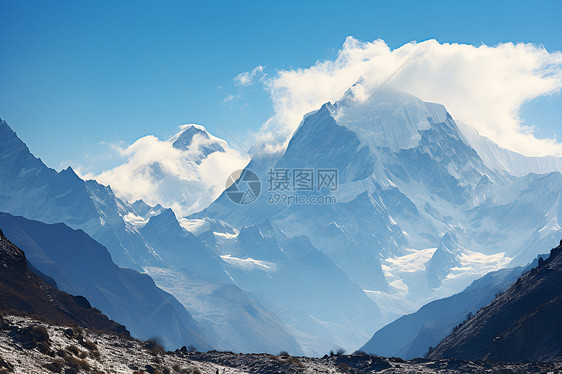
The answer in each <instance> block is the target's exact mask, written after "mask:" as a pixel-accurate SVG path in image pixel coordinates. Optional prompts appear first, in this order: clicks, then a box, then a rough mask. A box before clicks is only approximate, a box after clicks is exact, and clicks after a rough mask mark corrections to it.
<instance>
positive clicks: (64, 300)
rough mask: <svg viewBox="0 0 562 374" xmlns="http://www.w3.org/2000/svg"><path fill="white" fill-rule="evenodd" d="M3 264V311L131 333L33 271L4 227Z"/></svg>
mask: <svg viewBox="0 0 562 374" xmlns="http://www.w3.org/2000/svg"><path fill="white" fill-rule="evenodd" d="M0 268H1V269H2V270H1V271H0V313H14V312H15V313H18V314H24V315H30V316H33V317H35V318H40V319H42V320H45V321H49V322H50V323H53V324H65V325H75V326H82V327H88V328H91V329H93V330H96V331H101V332H109V333H115V334H120V335H122V336H129V332H128V331H127V330H126V329H125V327H123V326H121V325H119V324H117V323H115V322H113V321H111V320H110V319H108V318H107V317H106V316H105V315H103V314H102V313H101V312H100V311H99V310H97V309H94V308H92V306H91V305H90V303H89V302H88V300H87V299H85V298H84V297H83V296H72V295H69V294H67V293H65V292H62V291H59V290H58V289H57V288H56V287H54V286H53V285H51V284H49V283H48V282H47V281H45V280H43V279H42V278H40V277H39V276H38V275H37V274H35V273H33V272H32V271H31V270H30V269H29V268H28V263H27V260H26V257H25V254H24V253H23V251H21V250H20V249H19V248H18V247H16V246H15V245H14V244H13V243H12V242H10V241H9V240H8V239H7V238H6V237H5V236H4V234H3V232H2V231H0ZM49 281H50V280H49ZM1 322H2V321H0V323H1Z"/></svg>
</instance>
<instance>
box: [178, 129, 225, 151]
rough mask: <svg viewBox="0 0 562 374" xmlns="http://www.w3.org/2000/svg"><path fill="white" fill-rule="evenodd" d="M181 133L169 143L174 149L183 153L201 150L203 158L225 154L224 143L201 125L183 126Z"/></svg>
mask: <svg viewBox="0 0 562 374" xmlns="http://www.w3.org/2000/svg"><path fill="white" fill-rule="evenodd" d="M180 129H181V131H180V132H179V133H177V134H176V135H174V136H173V137H172V138H171V139H170V140H169V141H170V142H171V143H172V145H173V147H174V148H176V149H179V150H182V151H189V152H196V151H197V150H199V152H200V153H201V156H202V158H204V157H207V156H208V155H210V154H211V153H214V152H224V151H225V150H224V147H223V145H224V144H223V143H224V141H223V140H221V139H219V138H216V137H214V136H212V135H211V134H209V133H208V132H207V130H206V129H205V127H203V126H201V125H194V124H189V125H183V126H180Z"/></svg>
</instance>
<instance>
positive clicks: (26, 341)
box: [20, 326, 49, 348]
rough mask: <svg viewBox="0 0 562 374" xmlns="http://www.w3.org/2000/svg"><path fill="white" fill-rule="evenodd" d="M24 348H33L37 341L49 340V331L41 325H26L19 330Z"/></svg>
mask: <svg viewBox="0 0 562 374" xmlns="http://www.w3.org/2000/svg"><path fill="white" fill-rule="evenodd" d="M20 333H21V341H22V345H23V346H24V348H35V347H36V346H37V343H41V342H45V343H47V342H49V333H48V331H47V329H46V328H45V327H43V326H28V327H25V328H23V329H21V330H20Z"/></svg>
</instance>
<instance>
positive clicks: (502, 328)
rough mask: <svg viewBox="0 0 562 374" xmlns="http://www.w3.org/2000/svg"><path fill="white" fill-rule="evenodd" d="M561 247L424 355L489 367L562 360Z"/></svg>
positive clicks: (555, 249) (553, 250)
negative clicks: (500, 363)
mask: <svg viewBox="0 0 562 374" xmlns="http://www.w3.org/2000/svg"><path fill="white" fill-rule="evenodd" d="M561 310H562V241H561V243H560V246H558V247H556V248H554V249H552V251H551V252H550V257H549V258H548V259H546V260H542V259H540V260H539V263H538V266H537V267H535V268H533V269H531V270H530V271H529V272H527V273H526V274H524V275H523V276H521V277H520V278H519V279H518V280H517V282H516V283H515V284H514V285H513V286H511V287H510V288H509V289H508V290H507V291H505V292H504V293H502V294H501V295H499V296H498V297H497V298H496V299H494V301H492V302H491V303H490V304H489V305H488V306H486V307H485V308H483V309H482V310H480V311H479V312H478V313H476V315H474V317H472V318H471V319H469V320H468V321H466V322H464V323H463V324H462V325H460V326H459V327H457V328H456V329H455V331H454V332H453V333H452V334H451V335H449V336H448V337H446V338H445V339H444V340H443V341H442V342H441V343H440V344H439V345H438V346H437V347H436V348H435V349H434V350H433V351H432V352H431V354H430V355H429V357H430V358H461V359H468V360H492V361H515V362H522V361H534V360H539V361H547V360H553V359H556V358H559V357H561V356H562V340H561V339H560V337H561V336H562V313H560V311H561Z"/></svg>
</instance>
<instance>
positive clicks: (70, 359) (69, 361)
mask: <svg viewBox="0 0 562 374" xmlns="http://www.w3.org/2000/svg"><path fill="white" fill-rule="evenodd" d="M64 361H65V363H66V365H67V366H69V367H70V368H72V369H76V370H77V371H78V370H84V371H89V370H90V364H88V362H87V361H86V360H82V359H79V358H78V357H74V356H71V355H69V354H67V355H66V357H65V358H64Z"/></svg>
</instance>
